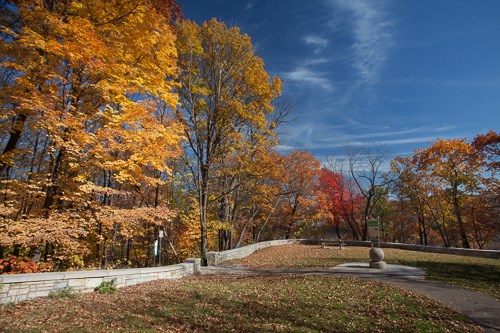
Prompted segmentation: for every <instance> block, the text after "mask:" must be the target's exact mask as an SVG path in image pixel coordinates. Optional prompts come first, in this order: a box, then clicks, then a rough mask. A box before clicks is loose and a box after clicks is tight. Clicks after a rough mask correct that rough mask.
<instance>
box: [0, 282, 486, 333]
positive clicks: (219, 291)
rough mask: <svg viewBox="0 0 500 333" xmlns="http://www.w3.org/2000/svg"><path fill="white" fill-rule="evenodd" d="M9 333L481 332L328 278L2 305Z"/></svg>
mask: <svg viewBox="0 0 500 333" xmlns="http://www.w3.org/2000/svg"><path fill="white" fill-rule="evenodd" d="M0 327H3V328H4V330H5V331H6V332H36V331H47V332H61V331H66V332H95V331H100V330H102V331H106V332H118V331H140V332H159V331H166V332H185V331H189V332H377V331H379V332H445V331H453V332H480V329H479V328H478V327H477V326H476V325H475V324H473V323H471V322H470V321H469V320H468V319H466V318H465V317H463V316H462V315H460V314H458V313H456V312H455V311H453V310H451V309H449V308H446V307H444V306H443V305H441V304H440V303H438V302H435V301H433V300H430V299H428V298H426V297H424V296H421V295H419V294H416V293H413V292H410V291H406V290H403V289H401V288H398V287H395V286H390V285H386V284H382V283H378V282H371V281H364V280H358V279H353V278H341V277H331V276H330V277H326V276H297V275H295V276H294V275H288V276H281V275H280V276H260V277H255V276H229V277H227V276H226V277H220V276H212V277H210V276H202V277H191V278H186V279H181V280H173V281H172V280H170V281H167V280H163V281H156V282H152V283H147V284H144V285H140V286H135V287H130V288H122V289H119V290H118V291H117V292H116V293H115V294H99V293H91V294H82V295H81V296H80V297H78V298H77V299H67V298H59V299H48V298H47V299H39V300H33V301H29V302H22V303H20V304H18V305H16V307H14V308H0Z"/></svg>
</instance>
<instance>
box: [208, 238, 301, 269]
mask: <svg viewBox="0 0 500 333" xmlns="http://www.w3.org/2000/svg"><path fill="white" fill-rule="evenodd" d="M298 243H300V244H303V243H309V241H307V240H304V239H281V240H273V241H266V242H259V243H255V244H251V245H247V246H243V247H239V248H236V249H232V250H227V251H222V252H208V253H207V261H208V265H209V266H216V265H218V264H220V263H221V262H224V261H227V260H233V259H240V258H244V257H247V256H249V255H251V254H252V253H254V252H255V251H257V250H260V249H264V248H266V247H270V246H278V245H285V244H298Z"/></svg>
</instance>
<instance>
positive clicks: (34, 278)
mask: <svg viewBox="0 0 500 333" xmlns="http://www.w3.org/2000/svg"><path fill="white" fill-rule="evenodd" d="M200 262H201V260H200V259H199V258H196V259H188V260H186V261H185V262H184V263H182V264H178V265H172V266H162V267H147V268H129V269H114V270H95V271H77V272H56V273H32V274H12V275H0V285H1V289H0V304H6V303H9V302H14V303H15V302H20V301H24V300H27V299H31V298H36V297H44V296H48V295H49V293H50V292H57V291H60V290H62V289H64V288H68V287H69V288H71V289H72V290H74V291H77V292H91V291H94V288H96V287H97V286H99V285H100V284H101V283H102V282H104V281H111V280H113V279H116V286H117V287H118V288H120V287H124V286H132V285H136V284H140V283H144V282H149V281H153V280H159V279H178V278H182V277H185V276H189V275H193V274H196V273H198V272H199V271H200Z"/></svg>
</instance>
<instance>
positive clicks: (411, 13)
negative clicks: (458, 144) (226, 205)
mask: <svg viewBox="0 0 500 333" xmlns="http://www.w3.org/2000/svg"><path fill="white" fill-rule="evenodd" d="M179 2H180V3H182V6H183V11H184V15H185V16H186V18H188V19H191V20H195V21H197V22H198V23H200V24H201V23H202V22H203V21H205V20H208V19H210V18H212V17H216V18H217V19H219V20H221V21H224V22H225V23H226V24H228V25H230V26H232V25H236V26H239V27H240V28H241V30H242V32H244V33H247V34H248V35H250V37H251V38H252V41H253V44H254V48H255V50H256V52H257V54H258V55H259V56H261V57H262V58H263V59H264V62H265V63H266V69H267V71H268V72H269V73H270V74H271V75H272V76H279V77H281V78H282V79H283V80H284V81H285V88H284V90H283V95H284V96H285V97H286V98H287V99H293V100H294V101H295V105H296V110H295V113H294V118H295V121H293V122H292V123H291V124H289V125H288V128H287V135H286V136H283V138H282V142H281V145H280V149H281V150H282V151H284V152H286V150H287V149H292V148H299V149H307V150H309V151H310V152H311V153H313V154H314V155H315V156H316V157H317V158H318V159H320V160H323V159H324V158H325V157H327V156H333V155H335V156H339V155H342V154H343V147H344V146H345V145H346V144H350V145H352V146H367V147H369V146H372V145H374V144H383V145H385V147H386V148H387V149H388V150H389V151H390V152H391V153H392V154H393V156H396V155H404V154H409V153H411V152H412V151H413V150H415V149H418V148H423V147H427V146H428V145H429V144H430V143H431V142H433V141H435V140H436V139H437V138H442V139H448V138H463V137H468V138H472V137H474V136H475V135H476V134H478V133H485V132H487V131H488V130H490V129H493V130H496V131H499V130H500V1H499V0H447V1H446V0H309V1H303V0H241V1H238V0H233V1H231V0H212V1H208V0H185V1H183V0H179Z"/></svg>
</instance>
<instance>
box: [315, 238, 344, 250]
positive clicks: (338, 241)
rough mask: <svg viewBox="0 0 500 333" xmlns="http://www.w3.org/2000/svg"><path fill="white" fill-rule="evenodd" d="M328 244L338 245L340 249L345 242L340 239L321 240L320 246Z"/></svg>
mask: <svg viewBox="0 0 500 333" xmlns="http://www.w3.org/2000/svg"><path fill="white" fill-rule="evenodd" d="M328 246H338V247H339V248H340V249H341V250H343V249H345V247H346V245H345V242H344V241H343V240H341V239H339V240H321V248H322V249H324V248H326V247H328Z"/></svg>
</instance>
